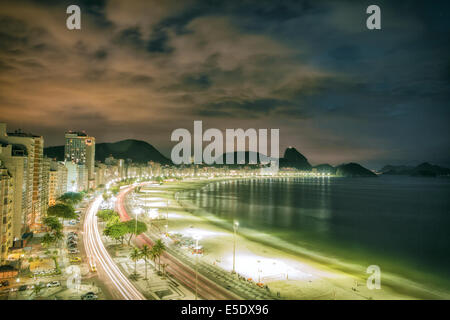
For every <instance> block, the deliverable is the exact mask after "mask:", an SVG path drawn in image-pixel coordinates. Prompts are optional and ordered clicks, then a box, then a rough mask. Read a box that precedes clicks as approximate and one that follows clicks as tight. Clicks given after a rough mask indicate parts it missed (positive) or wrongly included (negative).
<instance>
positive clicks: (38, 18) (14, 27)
mask: <svg viewBox="0 0 450 320" xmlns="http://www.w3.org/2000/svg"><path fill="white" fill-rule="evenodd" d="M66 4H67V3H65V2H56V1H55V2H53V1H45V2H42V1H23V0H18V1H14V2H13V1H9V2H5V1H4V2H2V3H1V4H0V71H1V72H0V113H1V117H2V121H6V122H8V123H10V125H11V126H22V127H25V129H26V128H32V129H34V130H37V131H38V132H37V133H42V134H44V135H46V136H47V141H48V143H49V144H55V143H61V141H62V139H63V131H65V130H66V129H68V128H71V129H84V130H86V131H87V132H89V133H90V134H92V135H94V136H97V137H102V138H103V139H107V140H110V139H113V138H117V139H120V138H127V137H133V138H141V139H146V140H149V141H150V142H153V140H156V141H158V143H160V144H161V146H162V148H163V149H165V150H169V148H170V146H171V142H170V141H169V137H170V133H171V131H172V130H173V129H175V128H179V127H187V126H189V124H191V123H192V121H193V120H198V119H199V118H201V119H203V120H205V121H208V123H210V124H211V125H216V126H220V127H225V126H228V127H234V126H236V125H239V126H241V127H244V128H245V127H255V126H260V127H264V128H270V127H276V126H278V127H279V128H281V130H282V132H285V135H284V138H283V139H284V141H286V144H292V145H297V146H299V147H300V149H302V147H304V148H306V150H307V152H308V153H309V154H310V155H311V157H312V158H313V159H314V158H317V159H320V160H324V157H323V156H322V155H324V154H325V155H326V156H327V157H330V156H331V155H332V154H333V153H336V152H337V150H336V148H335V147H333V146H335V145H339V146H341V149H342V150H345V152H344V153H345V154H347V157H348V160H358V159H362V160H365V161H369V160H371V159H374V158H375V157H380V156H381V155H382V154H384V152H385V151H384V149H383V148H385V149H386V150H389V152H391V153H392V152H393V151H392V150H394V149H395V148H396V147H397V148H401V149H402V150H408V152H409V154H410V155H411V156H414V152H412V151H411V150H412V149H413V147H412V144H411V142H410V141H409V140H410V139H411V137H414V136H416V133H415V132H414V130H415V128H417V127H419V128H421V130H422V131H426V134H423V136H426V137H427V138H428V139H430V140H433V141H434V142H433V145H435V146H436V148H438V146H442V145H446V144H448V138H446V134H445V133H448V129H446V128H445V125H444V124H445V123H446V121H447V119H448V112H449V111H448V108H447V109H446V105H447V103H448V98H449V96H450V94H449V90H450V89H449V86H448V83H449V79H450V77H449V75H450V73H449V70H450V68H449V66H450V64H449V60H448V57H447V56H446V52H448V49H449V47H450V44H449V43H448V39H447V38H448V37H445V35H446V30H447V31H448V22H445V19H444V18H442V17H441V16H440V15H437V14H436V12H438V11H439V10H441V11H442V12H444V11H443V10H442V8H439V7H436V8H435V9H433V10H435V11H431V12H430V10H431V9H427V8H424V7H423V6H418V7H417V8H416V7H411V8H410V9H408V10H406V11H407V12H408V14H406V13H405V7H404V6H403V5H402V4H397V2H396V3H392V2H388V1H381V3H380V5H381V6H382V10H383V17H385V18H384V19H383V27H384V28H385V31H383V32H378V33H370V32H368V31H367V29H365V23H364V22H365V21H364V18H365V16H366V15H365V8H364V6H365V4H364V3H360V4H358V5H353V4H352V3H351V2H345V1H344V2H339V3H336V2H334V1H280V2H273V1H258V2H257V1H241V2H230V1H228V2H205V1H182V2H180V1H157V0H155V1H132V2H123V1H115V0H110V1H82V2H81V3H80V6H81V8H82V30H80V31H69V30H67V29H66V28H65V18H66V13H65V6H66ZM438 27H439V28H438ZM427 110H433V111H427ZM55 119H56V120H58V119H59V120H60V121H55ZM385 128H387V129H385ZM57 132H60V134H59V136H57V135H55V134H56V133H57ZM282 135H283V133H282ZM447 136H448V135H447ZM327 139H328V140H327ZM355 139H357V140H358V142H352V140H355ZM296 141H297V142H296ZM327 141H328V142H327ZM368 145H370V146H372V147H373V148H376V150H374V151H373V152H369V151H368V150H367V149H368V148H367V146H368ZM423 148H426V147H425V146H423ZM352 150H353V155H354V156H355V157H357V158H352V156H353V155H352V154H351V153H352ZM402 152H403V151H402ZM405 152H406V151H405ZM435 153H436V152H435ZM402 154H405V153H402ZM336 157H337V156H336ZM342 157H343V156H340V158H339V159H340V160H345V159H343V158H342ZM386 157H388V156H386ZM446 157H447V158H449V159H450V155H449V154H448V152H447V153H442V158H446ZM430 161H431V160H430ZM321 162H322V161H321Z"/></svg>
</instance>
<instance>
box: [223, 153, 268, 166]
mask: <svg viewBox="0 0 450 320" xmlns="http://www.w3.org/2000/svg"><path fill="white" fill-rule="evenodd" d="M229 154H231V155H232V157H233V166H234V165H237V166H238V165H248V164H249V162H250V155H254V157H256V162H257V164H259V163H261V156H263V154H261V153H259V152H253V151H244V163H239V164H238V161H237V159H238V158H237V154H238V153H237V152H232V153H224V154H222V155H221V156H218V157H217V158H215V161H218V160H219V159H222V163H223V164H224V165H226V166H230V165H227V164H226V161H227V155H229ZM272 159H273V158H270V157H269V161H270V160H272Z"/></svg>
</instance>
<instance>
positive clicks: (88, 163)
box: [64, 131, 95, 188]
mask: <svg viewBox="0 0 450 320" xmlns="http://www.w3.org/2000/svg"><path fill="white" fill-rule="evenodd" d="M65 138H66V143H65V147H64V159H65V161H66V162H67V161H71V162H73V163H75V164H78V165H84V166H85V168H86V169H87V180H88V187H89V188H92V187H94V185H95V169H94V168H95V138H94V137H89V136H88V135H87V134H86V133H84V132H77V131H69V132H66V135H65Z"/></svg>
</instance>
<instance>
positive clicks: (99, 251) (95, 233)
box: [83, 195, 145, 300]
mask: <svg viewBox="0 0 450 320" xmlns="http://www.w3.org/2000/svg"><path fill="white" fill-rule="evenodd" d="M101 202H102V196H101V195H100V196H97V197H96V198H95V200H94V201H93V202H91V203H90V205H89V207H88V208H87V210H86V217H85V219H84V225H83V241H84V247H85V250H86V255H87V257H88V259H92V260H93V261H95V263H96V266H97V272H98V273H99V277H100V278H101V279H102V280H106V281H105V284H106V285H107V286H108V288H109V289H110V291H111V294H112V295H113V296H114V297H115V298H116V299H121V300H145V297H144V296H143V295H142V294H141V293H140V292H139V291H138V290H137V289H136V288H135V287H134V286H133V284H132V283H131V282H130V281H129V280H128V279H127V277H126V276H125V275H124V274H123V273H122V272H121V271H120V269H119V268H118V267H117V265H116V264H115V263H114V261H113V259H112V258H111V256H110V255H109V253H108V251H106V248H105V246H104V245H103V242H102V238H101V235H100V232H99V230H98V225H97V211H98V208H99V206H100V204H101Z"/></svg>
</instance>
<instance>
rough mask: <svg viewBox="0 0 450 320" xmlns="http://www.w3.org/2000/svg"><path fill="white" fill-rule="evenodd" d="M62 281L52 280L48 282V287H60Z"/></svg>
mask: <svg viewBox="0 0 450 320" xmlns="http://www.w3.org/2000/svg"><path fill="white" fill-rule="evenodd" d="M60 285H61V283H60V282H59V281H52V282H49V283H47V288H53V287H59V286H60Z"/></svg>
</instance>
